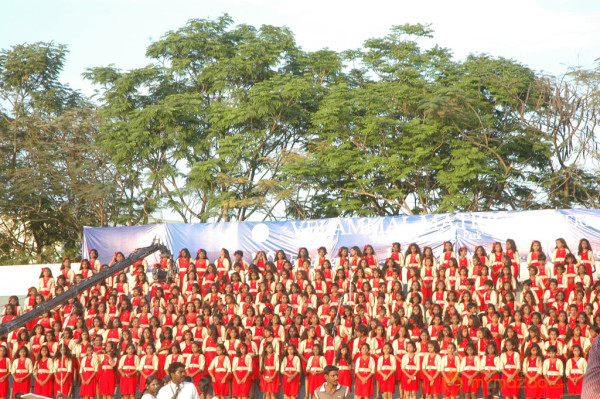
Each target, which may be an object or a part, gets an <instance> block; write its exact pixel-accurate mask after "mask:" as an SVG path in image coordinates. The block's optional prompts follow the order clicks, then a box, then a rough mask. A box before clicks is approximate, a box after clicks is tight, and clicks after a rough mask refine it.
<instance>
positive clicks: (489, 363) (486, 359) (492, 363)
mask: <svg viewBox="0 0 600 399" xmlns="http://www.w3.org/2000/svg"><path fill="white" fill-rule="evenodd" d="M479 366H480V367H481V389H482V390H483V396H488V395H489V394H490V392H489V387H490V385H494V384H490V383H491V382H492V381H494V382H495V384H497V382H496V381H499V380H500V370H501V366H500V358H499V356H498V347H497V346H496V343H495V342H490V343H488V344H487V346H486V347H485V355H484V356H482V358H481V360H480V363H479Z"/></svg>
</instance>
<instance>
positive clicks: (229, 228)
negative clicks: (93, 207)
mask: <svg viewBox="0 0 600 399" xmlns="http://www.w3.org/2000/svg"><path fill="white" fill-rule="evenodd" d="M83 235H84V239H83V248H82V250H83V254H82V255H83V257H84V258H87V253H88V249H91V248H94V249H97V250H98V252H99V256H100V261H101V262H102V263H108V262H109V261H110V259H111V258H112V256H113V254H114V252H115V251H121V252H123V253H124V254H125V256H127V255H128V254H129V253H131V252H133V251H134V250H135V249H136V248H139V247H145V246H148V245H150V244H151V243H152V240H153V239H154V238H155V237H157V236H158V237H160V239H161V240H162V242H163V243H165V244H166V245H167V246H168V247H169V249H170V250H171V252H172V253H173V254H174V257H175V258H176V257H177V256H178V252H179V251H180V250H181V249H183V248H187V249H188V250H189V251H190V253H191V254H192V256H195V254H196V252H197V251H198V249H200V248H202V249H204V250H206V251H207V253H208V257H209V259H210V260H214V259H216V258H217V257H218V254H219V251H220V250H221V248H226V249H227V250H229V252H230V253H231V255H232V257H233V252H234V251H236V250H238V249H241V250H243V251H244V258H245V259H246V260H247V261H249V262H251V261H252V259H253V257H254V256H255V254H256V252H257V251H261V250H262V251H265V252H266V253H267V257H268V258H269V259H273V258H274V256H275V252H276V251H277V250H279V249H282V250H283V251H284V252H285V253H286V254H287V256H288V259H295V258H296V257H297V254H298V250H299V248H300V247H306V248H307V249H308V251H309V254H310V256H311V257H312V258H313V259H314V258H315V257H316V254H317V249H318V248H319V247H320V246H324V247H325V248H327V252H328V256H329V257H331V258H335V257H336V256H337V251H338V249H339V248H340V247H343V246H346V247H352V246H355V245H357V246H360V247H361V249H362V246H364V245H366V244H371V245H372V246H373V248H374V249H375V252H376V254H377V257H378V258H379V259H380V261H383V260H385V258H386V257H387V256H388V255H389V253H390V248H391V246H392V243H393V242H400V244H401V245H402V251H404V250H405V249H406V248H407V247H408V245H409V244H410V243H413V242H416V243H418V244H419V245H420V246H421V247H423V246H430V247H432V248H433V251H434V253H435V255H436V256H439V255H440V254H441V252H442V243H443V242H444V241H450V242H452V244H453V245H454V248H455V250H457V249H458V248H460V247H462V246H464V247H466V248H467V249H468V252H469V254H472V253H473V251H474V249H475V247H476V246H477V245H483V247H484V248H485V249H486V251H488V253H489V252H490V249H491V245H492V243H493V242H496V241H498V242H501V243H502V244H503V247H504V243H505V241H506V239H508V238H512V239H513V240H515V242H516V244H517V247H518V251H519V254H520V256H521V259H522V260H525V259H526V257H527V254H528V252H529V249H530V246H531V241H532V240H539V241H541V243H542V247H543V249H544V252H546V254H547V255H548V256H550V255H551V253H552V250H553V249H554V246H555V240H556V239H557V238H564V239H565V240H566V241H567V243H568V245H569V247H570V249H571V251H572V252H575V253H576V252H577V247H578V244H579V239H581V238H587V239H588V240H589V241H590V242H591V244H592V248H594V254H595V259H596V260H599V259H600V210H573V209H570V210H540V211H514V212H471V213H453V214H433V215H416V216H392V217H374V218H335V219H315V220H297V221H287V222H231V223H195V224H159V225H147V226H131V227H112V228H109V227H103V228H91V227H90V228H88V227H86V228H84V230H83ZM157 256H158V255H156V259H157ZM148 261H149V264H150V265H152V264H153V263H155V262H156V261H152V259H149V260H148Z"/></svg>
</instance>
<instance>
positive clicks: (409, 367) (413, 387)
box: [400, 354, 419, 392]
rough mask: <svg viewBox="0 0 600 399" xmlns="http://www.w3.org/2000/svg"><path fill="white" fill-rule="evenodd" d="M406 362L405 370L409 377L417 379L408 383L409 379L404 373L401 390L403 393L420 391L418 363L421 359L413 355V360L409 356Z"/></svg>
mask: <svg viewBox="0 0 600 399" xmlns="http://www.w3.org/2000/svg"><path fill="white" fill-rule="evenodd" d="M403 360H404V358H403ZM406 360H407V363H406V365H405V366H404V367H403V369H404V370H406V372H407V373H408V374H409V375H411V376H414V377H415V379H414V380H412V381H411V382H408V378H407V377H406V375H404V373H402V374H403V375H402V379H401V380H400V388H402V390H403V391H407V392H416V391H418V390H419V376H418V375H419V371H418V370H419V369H418V364H417V362H418V361H419V357H418V356H417V355H416V354H413V357H412V358H411V357H410V355H409V354H407V355H406Z"/></svg>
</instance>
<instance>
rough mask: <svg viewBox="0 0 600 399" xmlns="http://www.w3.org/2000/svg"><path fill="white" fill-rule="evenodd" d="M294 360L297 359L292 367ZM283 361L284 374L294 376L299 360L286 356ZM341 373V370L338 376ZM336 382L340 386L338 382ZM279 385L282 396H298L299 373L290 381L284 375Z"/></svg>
mask: <svg viewBox="0 0 600 399" xmlns="http://www.w3.org/2000/svg"><path fill="white" fill-rule="evenodd" d="M294 359H298V360H297V362H296V365H294ZM284 361H285V366H284V370H285V372H286V373H288V374H295V373H297V372H298V371H299V370H298V368H297V365H298V364H299V363H300V358H298V357H296V356H292V357H291V358H290V357H289V356H286V357H285V360H284ZM341 372H342V370H340V374H341ZM338 382H339V383H340V384H341V382H340V381H338ZM281 385H282V388H283V394H284V395H285V396H298V394H299V393H300V373H298V375H296V376H295V377H294V378H292V379H290V378H289V377H288V376H287V375H284V376H283V377H282V379H281Z"/></svg>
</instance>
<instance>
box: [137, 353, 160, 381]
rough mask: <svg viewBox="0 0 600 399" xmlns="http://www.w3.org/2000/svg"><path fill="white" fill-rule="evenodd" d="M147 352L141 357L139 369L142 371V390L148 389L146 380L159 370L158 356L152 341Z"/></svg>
mask: <svg viewBox="0 0 600 399" xmlns="http://www.w3.org/2000/svg"><path fill="white" fill-rule="evenodd" d="M145 352H146V354H145V355H144V356H142V358H141V359H140V365H139V369H138V371H139V372H140V379H139V387H140V391H144V389H146V380H147V379H148V377H150V376H153V375H156V373H157V372H158V356H157V355H155V354H154V352H155V347H154V345H152V343H149V344H148V345H146V351H145Z"/></svg>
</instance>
